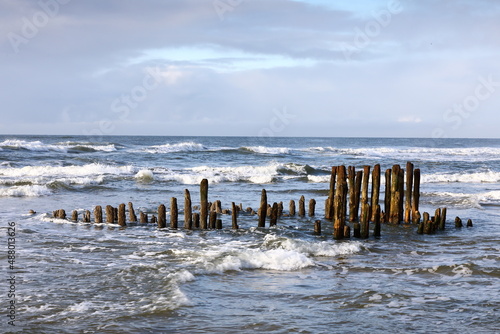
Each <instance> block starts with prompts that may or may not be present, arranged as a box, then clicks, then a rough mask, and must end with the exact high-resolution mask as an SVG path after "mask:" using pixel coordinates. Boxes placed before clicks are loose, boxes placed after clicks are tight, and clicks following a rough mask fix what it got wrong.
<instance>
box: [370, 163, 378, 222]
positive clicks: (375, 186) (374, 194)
mask: <svg viewBox="0 0 500 334" xmlns="http://www.w3.org/2000/svg"><path fill="white" fill-rule="evenodd" d="M379 197H380V165H379V164H376V165H375V166H374V167H373V172H372V198H371V199H372V200H371V203H372V205H371V208H372V211H373V212H372V214H371V217H370V220H371V221H375V211H376V209H377V206H378V204H379ZM379 216H380V212H379ZM379 219H380V217H379Z"/></svg>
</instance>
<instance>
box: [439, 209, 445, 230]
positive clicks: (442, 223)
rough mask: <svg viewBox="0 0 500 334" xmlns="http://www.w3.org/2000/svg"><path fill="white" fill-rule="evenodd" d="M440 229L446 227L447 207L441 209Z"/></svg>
mask: <svg viewBox="0 0 500 334" xmlns="http://www.w3.org/2000/svg"><path fill="white" fill-rule="evenodd" d="M439 229H440V230H441V231H444V230H445V229H446V208H442V209H441V224H440V225H439Z"/></svg>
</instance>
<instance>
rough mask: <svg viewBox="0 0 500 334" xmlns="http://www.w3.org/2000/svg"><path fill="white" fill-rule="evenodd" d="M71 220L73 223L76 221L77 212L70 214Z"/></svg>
mask: <svg viewBox="0 0 500 334" xmlns="http://www.w3.org/2000/svg"><path fill="white" fill-rule="evenodd" d="M71 220H72V221H74V222H76V221H78V211H76V210H73V211H72V212H71Z"/></svg>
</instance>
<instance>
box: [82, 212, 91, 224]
mask: <svg viewBox="0 0 500 334" xmlns="http://www.w3.org/2000/svg"><path fill="white" fill-rule="evenodd" d="M83 222H84V223H90V211H89V210H85V213H84V214H83Z"/></svg>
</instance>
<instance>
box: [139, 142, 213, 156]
mask: <svg viewBox="0 0 500 334" xmlns="http://www.w3.org/2000/svg"><path fill="white" fill-rule="evenodd" d="M206 149H207V148H206V147H205V146H203V145H202V144H199V143H195V142H192V141H190V142H182V143H176V144H163V145H153V146H149V147H147V148H145V149H144V151H145V152H147V153H153V154H165V153H175V152H196V151H204V150H206Z"/></svg>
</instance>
